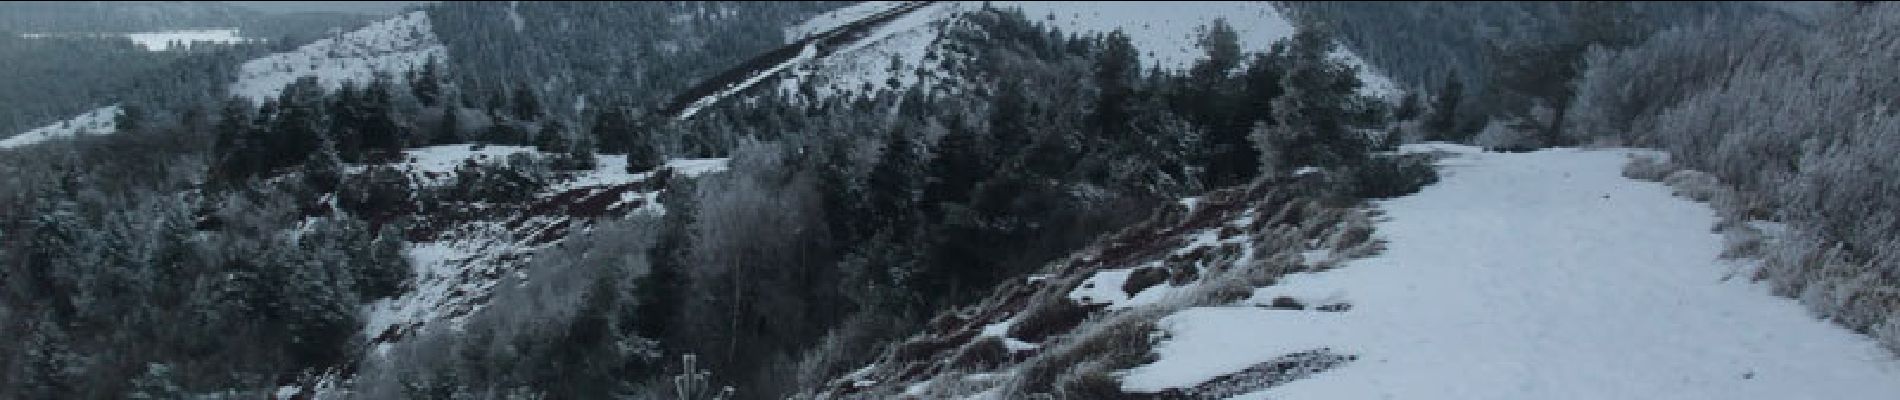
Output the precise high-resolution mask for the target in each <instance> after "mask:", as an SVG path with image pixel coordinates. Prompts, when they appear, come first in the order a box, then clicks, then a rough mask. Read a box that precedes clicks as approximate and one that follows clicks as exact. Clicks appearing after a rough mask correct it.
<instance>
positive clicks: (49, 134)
mask: <svg viewBox="0 0 1900 400" xmlns="http://www.w3.org/2000/svg"><path fill="white" fill-rule="evenodd" d="M118 117H119V106H106V107H99V108H97V109H94V110H92V111H87V112H86V113H85V114H79V116H76V117H72V118H71V119H68V120H65V121H60V122H55V123H53V124H52V125H47V126H43V127H39V128H34V129H33V130H30V131H26V133H21V134H19V135H14V136H13V137H9V138H6V139H0V149H11V148H15V147H20V146H26V145H31V144H34V143H39V142H44V141H47V140H51V139H56V138H62V137H68V136H75V135H109V134H112V133H114V132H118V130H119V124H118V121H117V119H118Z"/></svg>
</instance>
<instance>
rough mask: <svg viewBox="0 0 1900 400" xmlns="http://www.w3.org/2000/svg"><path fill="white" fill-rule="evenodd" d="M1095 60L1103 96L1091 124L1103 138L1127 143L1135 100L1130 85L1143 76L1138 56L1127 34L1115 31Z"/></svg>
mask: <svg viewBox="0 0 1900 400" xmlns="http://www.w3.org/2000/svg"><path fill="white" fill-rule="evenodd" d="M1096 57H1097V58H1096V61H1095V83H1096V86H1097V87H1100V88H1101V89H1102V92H1101V97H1098V98H1097V99H1096V103H1095V111H1094V113H1093V114H1092V115H1091V117H1090V120H1091V121H1093V122H1094V125H1095V129H1096V130H1097V131H1098V132H1101V136H1100V137H1102V138H1107V139H1109V140H1115V141H1119V140H1125V139H1127V138H1128V137H1129V136H1131V135H1132V134H1133V133H1134V132H1133V129H1132V127H1130V126H1129V121H1132V118H1131V117H1130V115H1129V114H1130V113H1131V111H1130V110H1129V109H1128V108H1129V103H1130V102H1131V101H1132V100H1133V97H1134V88H1133V87H1131V85H1132V84H1133V82H1134V81H1135V78H1136V75H1137V74H1139V73H1140V72H1141V65H1140V63H1141V60H1140V58H1139V53H1138V52H1137V51H1136V50H1135V45H1134V43H1133V42H1132V41H1131V40H1130V39H1129V38H1128V34H1125V33H1122V31H1121V30H1120V29H1116V30H1114V31H1111V32H1109V33H1108V36H1107V38H1106V39H1104V40H1103V42H1102V52H1101V54H1099V55H1097V56H1096Z"/></svg>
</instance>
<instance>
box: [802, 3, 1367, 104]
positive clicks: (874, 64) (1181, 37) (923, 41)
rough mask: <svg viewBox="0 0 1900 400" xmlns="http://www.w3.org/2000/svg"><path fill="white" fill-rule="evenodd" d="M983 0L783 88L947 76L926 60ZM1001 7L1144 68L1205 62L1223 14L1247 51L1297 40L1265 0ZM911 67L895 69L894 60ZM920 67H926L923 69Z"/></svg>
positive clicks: (826, 60) (843, 16)
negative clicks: (1121, 37)
mask: <svg viewBox="0 0 1900 400" xmlns="http://www.w3.org/2000/svg"><path fill="white" fill-rule="evenodd" d="M900 3H902V2H875V1H874V2H865V3H861V4H859V5H855V6H851V7H845V8H842V9H839V10H836V11H833V12H830V13H826V14H823V15H820V16H818V17H815V18H813V19H811V20H810V21H808V22H806V23H805V24H801V25H799V26H795V27H792V28H790V29H788V30H787V33H788V35H787V36H788V37H792V38H797V37H804V36H808V35H810V34H812V32H814V31H818V30H822V29H827V28H833V27H837V26H840V25H842V24H843V22H841V21H849V20H851V19H852V18H861V16H864V15H870V14H873V13H876V12H879V11H882V10H888V9H891V8H894V7H896V6H897V5H898V4H900ZM984 4H985V3H984V2H938V3H932V4H930V5H928V6H925V7H924V8H922V9H919V10H917V11H916V12H913V13H910V14H909V15H906V16H904V17H901V18H899V19H897V20H895V21H892V22H890V23H889V24H886V25H883V26H880V27H878V28H877V29H875V30H873V31H872V32H871V33H868V34H866V35H865V36H864V37H863V38H862V39H858V40H857V41H856V42H855V43H853V44H852V45H850V46H848V47H845V48H842V49H839V50H837V51H836V53H835V55H832V56H828V57H822V58H819V59H817V60H815V61H813V62H810V63H808V64H809V65H806V66H803V67H802V68H798V69H795V70H794V71H793V72H792V74H793V76H794V78H793V79H786V80H783V81H781V83H780V90H782V91H786V92H794V91H795V90H796V89H797V87H798V85H799V82H802V81H805V80H809V79H811V78H809V77H811V76H814V75H816V76H822V77H824V78H825V79H824V82H825V83H824V84H822V85H820V86H818V87H817V91H818V93H819V95H820V96H829V95H833V94H836V93H841V92H845V91H859V90H861V89H862V88H864V87H885V86H888V85H890V84H891V83H892V82H895V83H896V86H897V87H899V88H903V87H912V86H917V85H920V84H923V83H926V82H928V81H930V80H931V79H932V78H933V77H941V76H944V75H945V73H944V72H943V71H940V70H938V66H937V65H935V64H936V63H930V62H926V60H925V58H926V56H927V55H928V54H929V53H932V52H942V50H941V49H938V50H936V51H933V49H932V47H933V46H936V45H938V44H939V41H938V39H939V38H940V37H941V36H942V34H943V29H944V27H945V26H946V24H948V23H950V21H951V20H952V19H954V18H955V17H956V16H957V15H958V13H960V12H967V11H972V10H975V9H978V8H981V7H983V5H984ZM988 4H990V5H992V6H994V7H998V8H1017V9H1020V10H1022V11H1023V14H1024V15H1025V16H1027V17H1029V19H1030V20H1032V21H1038V22H1042V23H1046V24H1050V25H1052V26H1054V27H1057V28H1060V29H1062V30H1063V32H1065V33H1075V34H1084V35H1086V34H1105V33H1107V32H1109V31H1112V30H1115V29H1121V30H1122V31H1123V32H1124V33H1126V34H1128V35H1129V38H1130V39H1131V41H1132V42H1133V43H1134V45H1135V47H1136V48H1138V49H1141V51H1142V54H1141V57H1142V61H1141V62H1142V65H1144V66H1160V67H1162V68H1166V69H1172V70H1181V69H1185V68H1187V67H1188V66H1189V65H1191V64H1192V63H1193V62H1194V61H1195V60H1197V59H1199V58H1200V57H1201V56H1202V55H1203V54H1205V51H1204V50H1202V49H1201V48H1200V47H1199V45H1198V44H1197V43H1198V38H1199V35H1200V31H1201V29H1202V28H1204V27H1205V26H1207V24H1209V23H1211V22H1213V21H1214V20H1215V19H1217V18H1225V19H1226V20H1227V23H1228V24H1229V25H1231V26H1233V27H1234V29H1235V31H1236V32H1237V33H1238V34H1239V36H1240V37H1239V39H1240V44H1241V48H1242V49H1243V50H1246V51H1264V50H1266V49H1268V47H1269V46H1271V45H1272V44H1273V42H1275V41H1277V40H1280V39H1284V38H1288V37H1292V35H1293V33H1294V31H1295V29H1294V26H1293V23H1292V22H1291V21H1289V20H1288V19H1287V18H1286V17H1285V16H1283V15H1281V13H1280V11H1279V10H1277V9H1275V8H1274V6H1273V5H1271V4H1268V3H1265V2H1167V3H1150V2H1039V1H1004V2H988ZM1337 56H1338V57H1341V58H1343V59H1345V60H1347V61H1348V62H1349V63H1351V64H1353V65H1357V66H1359V67H1360V70H1361V74H1360V79H1361V80H1362V81H1364V82H1365V83H1366V85H1365V87H1364V88H1363V89H1362V90H1363V91H1364V92H1365V93H1368V94H1375V95H1379V96H1382V97H1389V96H1390V95H1392V94H1394V93H1397V92H1398V88H1397V85H1396V84H1394V83H1393V82H1392V80H1391V79H1388V78H1386V77H1385V76H1384V75H1382V74H1380V73H1378V72H1377V71H1373V70H1371V69H1370V68H1369V67H1367V65H1366V64H1365V63H1364V62H1363V61H1361V60H1360V59H1359V58H1358V57H1357V56H1355V55H1353V54H1351V53H1348V52H1345V51H1344V50H1341V51H1340V52H1339V53H1337ZM894 62H895V63H898V64H900V65H902V66H904V67H905V68H902V69H898V70H892V68H891V66H892V64H893V63H894ZM919 71H922V72H921V73H920V72H919Z"/></svg>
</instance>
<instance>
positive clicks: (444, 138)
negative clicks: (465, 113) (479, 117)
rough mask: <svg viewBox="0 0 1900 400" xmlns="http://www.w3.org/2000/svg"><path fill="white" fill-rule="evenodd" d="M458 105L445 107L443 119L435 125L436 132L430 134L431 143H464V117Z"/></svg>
mask: <svg viewBox="0 0 1900 400" xmlns="http://www.w3.org/2000/svg"><path fill="white" fill-rule="evenodd" d="M458 111H460V109H459V108H457V107H452V106H451V107H443V108H442V119H441V120H440V121H438V122H437V123H436V125H435V133H433V134H431V135H430V139H429V144H434V145H444V144H456V143H462V142H463V140H462V118H461V117H460V114H461V113H459V112H458Z"/></svg>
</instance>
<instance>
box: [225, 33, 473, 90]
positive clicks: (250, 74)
mask: <svg viewBox="0 0 1900 400" xmlns="http://www.w3.org/2000/svg"><path fill="white" fill-rule="evenodd" d="M447 52H448V48H447V47H444V46H443V45H442V44H441V42H440V41H438V40H437V39H436V36H435V31H434V30H433V29H431V28H430V25H429V16H428V14H426V13H424V12H422V11H414V12H410V13H407V14H402V15H399V16H396V17H395V18H391V19H387V20H383V21H378V22H375V23H372V24H370V25H369V26H366V27H363V28H362V29H358V30H356V31H352V32H348V33H344V34H342V35H340V36H337V37H331V38H324V39H320V40H317V41H316V42H313V43H310V44H307V45H304V46H303V47H298V48H297V50H296V51H290V52H284V53H277V54H272V55H270V56H266V57H264V58H259V59H256V60H251V61H249V62H245V63H244V65H242V66H240V67H239V68H238V80H237V82H234V83H232V84H231V86H230V92H231V95H233V96H239V97H244V98H248V99H251V100H253V101H258V102H262V101H263V100H265V99H269V98H275V97H276V96H277V95H278V94H279V92H281V91H283V89H284V86H285V85H288V84H290V83H291V82H294V81H296V80H297V78H301V77H305V76H314V77H317V81H318V83H320V84H322V85H323V87H325V88H330V89H334V88H336V87H338V86H341V85H342V84H343V82H344V81H354V82H359V83H362V82H369V81H370V80H371V79H373V78H374V77H375V76H376V74H387V75H389V76H390V77H392V78H398V77H401V76H402V73H404V72H407V71H410V70H414V69H417V68H421V67H422V65H423V64H426V63H428V61H429V59H431V58H436V57H446V56H447Z"/></svg>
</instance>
